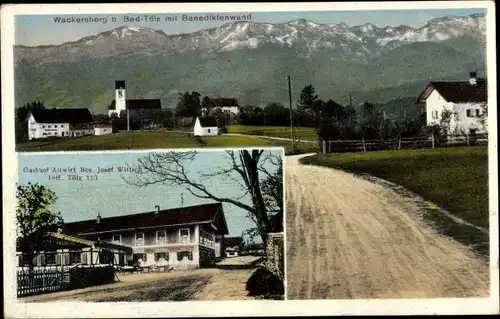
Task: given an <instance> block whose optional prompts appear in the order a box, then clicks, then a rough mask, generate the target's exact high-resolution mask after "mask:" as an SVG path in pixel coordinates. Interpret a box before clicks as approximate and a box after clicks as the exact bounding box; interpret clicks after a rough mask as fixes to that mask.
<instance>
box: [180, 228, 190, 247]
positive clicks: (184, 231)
mask: <svg viewBox="0 0 500 319" xmlns="http://www.w3.org/2000/svg"><path fill="white" fill-rule="evenodd" d="M179 243H180V244H187V243H189V228H181V229H179Z"/></svg>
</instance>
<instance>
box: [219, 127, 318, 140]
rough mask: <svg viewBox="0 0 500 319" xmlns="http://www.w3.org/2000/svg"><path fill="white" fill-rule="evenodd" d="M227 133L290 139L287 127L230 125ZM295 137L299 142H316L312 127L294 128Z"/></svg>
mask: <svg viewBox="0 0 500 319" xmlns="http://www.w3.org/2000/svg"><path fill="white" fill-rule="evenodd" d="M227 130H228V133H238V134H249V135H263V136H274V137H282V138H290V127H288V126H245V125H231V126H228V127H227ZM295 135H296V136H297V139H299V140H306V141H307V140H309V141H316V140H317V139H318V135H317V134H316V131H315V129H314V128H312V127H296V128H295Z"/></svg>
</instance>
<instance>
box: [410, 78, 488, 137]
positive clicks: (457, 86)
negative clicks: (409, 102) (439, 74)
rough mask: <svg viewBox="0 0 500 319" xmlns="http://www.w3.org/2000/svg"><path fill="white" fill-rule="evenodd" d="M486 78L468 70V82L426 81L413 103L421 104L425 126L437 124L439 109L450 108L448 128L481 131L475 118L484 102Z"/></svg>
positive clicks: (483, 129)
mask: <svg viewBox="0 0 500 319" xmlns="http://www.w3.org/2000/svg"><path fill="white" fill-rule="evenodd" d="M487 102H488V101H487V85H486V80H485V79H481V78H478V77H477V73H476V72H471V73H470V78H469V81H455V82H430V83H429V85H428V86H427V87H426V88H425V90H424V91H423V92H422V93H421V94H420V96H419V98H418V100H417V103H425V105H426V112H427V125H429V126H431V125H435V124H439V123H440V121H441V119H442V115H443V112H444V111H445V110H447V111H451V112H452V116H451V119H450V131H451V132H457V133H466V134H468V133H469V132H470V131H471V130H476V132H477V133H485V130H486V128H484V127H483V126H482V125H481V124H480V122H479V119H480V117H481V116H482V115H483V111H484V109H483V105H486V103H487Z"/></svg>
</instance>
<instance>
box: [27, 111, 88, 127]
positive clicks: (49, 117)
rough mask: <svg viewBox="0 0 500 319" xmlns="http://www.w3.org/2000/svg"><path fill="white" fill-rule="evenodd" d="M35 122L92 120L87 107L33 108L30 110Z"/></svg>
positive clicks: (76, 122)
mask: <svg viewBox="0 0 500 319" xmlns="http://www.w3.org/2000/svg"><path fill="white" fill-rule="evenodd" d="M30 112H31V114H33V116H34V117H35V121H37V123H70V124H81V123H90V122H92V114H91V113H90V111H89V109H86V108H77V109H33V110H31V111H30Z"/></svg>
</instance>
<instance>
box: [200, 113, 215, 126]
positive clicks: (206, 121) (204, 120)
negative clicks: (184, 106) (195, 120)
mask: <svg viewBox="0 0 500 319" xmlns="http://www.w3.org/2000/svg"><path fill="white" fill-rule="evenodd" d="M199 119H200V125H201V127H217V119H216V118H215V117H213V116H206V117H199Z"/></svg>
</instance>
